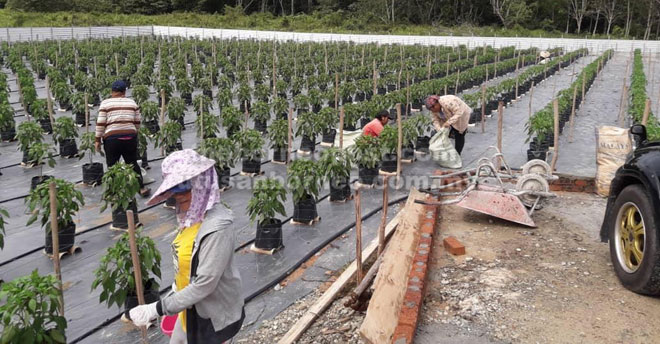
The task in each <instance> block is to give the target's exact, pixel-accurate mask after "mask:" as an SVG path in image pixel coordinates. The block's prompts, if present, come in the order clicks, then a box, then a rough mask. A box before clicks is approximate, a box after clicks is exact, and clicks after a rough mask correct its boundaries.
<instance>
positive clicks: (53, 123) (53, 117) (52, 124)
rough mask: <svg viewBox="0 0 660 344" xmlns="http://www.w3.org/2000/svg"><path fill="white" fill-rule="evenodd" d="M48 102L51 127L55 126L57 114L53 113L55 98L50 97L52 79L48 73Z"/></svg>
mask: <svg viewBox="0 0 660 344" xmlns="http://www.w3.org/2000/svg"><path fill="white" fill-rule="evenodd" d="M46 104H47V106H48V117H49V118H50V126H51V128H54V127H55V115H54V114H53V98H51V97H50V80H49V78H48V75H46Z"/></svg>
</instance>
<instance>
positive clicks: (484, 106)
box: [481, 84, 486, 134]
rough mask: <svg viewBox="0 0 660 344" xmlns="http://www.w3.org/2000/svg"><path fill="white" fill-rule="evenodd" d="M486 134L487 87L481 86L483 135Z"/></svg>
mask: <svg viewBox="0 0 660 344" xmlns="http://www.w3.org/2000/svg"><path fill="white" fill-rule="evenodd" d="M485 132H486V85H484V84H482V85H481V133H482V134H483V133H485Z"/></svg>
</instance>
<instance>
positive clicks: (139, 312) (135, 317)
mask: <svg viewBox="0 0 660 344" xmlns="http://www.w3.org/2000/svg"><path fill="white" fill-rule="evenodd" d="M129 315H130V317H131V321H133V324H135V326H138V327H140V326H147V325H149V323H151V322H152V321H153V320H156V318H158V310H157V309H156V302H154V303H150V304H148V305H142V306H137V307H133V308H132V309H131V310H130V311H129Z"/></svg>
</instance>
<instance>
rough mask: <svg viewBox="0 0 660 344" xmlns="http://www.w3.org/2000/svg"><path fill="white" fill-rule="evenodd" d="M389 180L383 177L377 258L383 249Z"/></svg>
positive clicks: (387, 177) (388, 177)
mask: <svg viewBox="0 0 660 344" xmlns="http://www.w3.org/2000/svg"><path fill="white" fill-rule="evenodd" d="M389 180H390V176H384V177H383V213H382V216H381V217H380V226H379V227H378V256H379V257H380V255H381V253H383V250H384V249H385V225H386V222H387V208H388V206H387V205H388V203H389V194H388V191H389V189H390V188H389V183H388V182H389Z"/></svg>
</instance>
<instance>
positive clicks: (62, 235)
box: [44, 222, 76, 254]
mask: <svg viewBox="0 0 660 344" xmlns="http://www.w3.org/2000/svg"><path fill="white" fill-rule="evenodd" d="M57 237H58V238H59V250H60V252H64V251H68V250H70V249H71V248H72V247H73V244H74V243H75V242H76V224H75V223H73V222H72V223H69V224H68V225H66V226H65V227H60V228H58V231H57ZM45 239H46V241H45V245H44V246H45V250H46V253H47V254H53V237H52V234H51V231H50V230H47V231H46V238H45Z"/></svg>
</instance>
